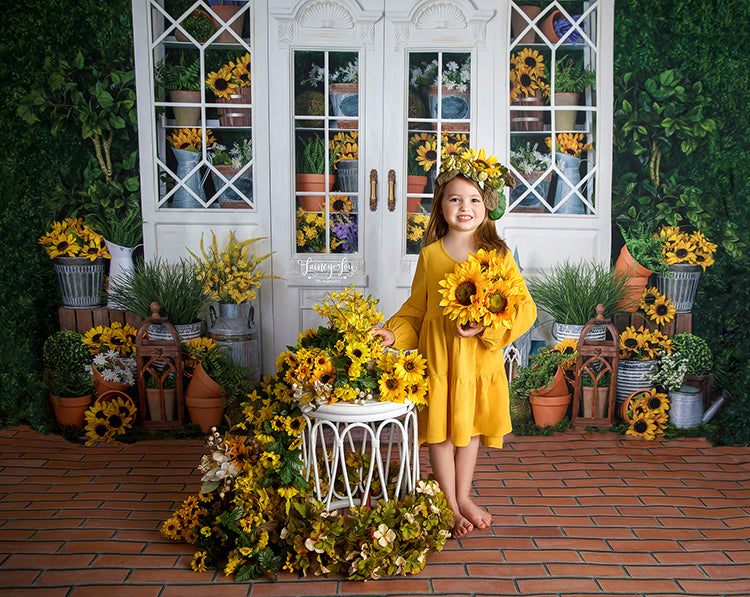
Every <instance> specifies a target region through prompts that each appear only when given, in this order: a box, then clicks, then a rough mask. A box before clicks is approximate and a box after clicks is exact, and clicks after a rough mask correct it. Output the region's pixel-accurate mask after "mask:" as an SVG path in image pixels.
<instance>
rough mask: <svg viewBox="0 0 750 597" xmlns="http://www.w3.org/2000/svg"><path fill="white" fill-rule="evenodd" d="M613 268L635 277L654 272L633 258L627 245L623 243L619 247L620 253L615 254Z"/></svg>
mask: <svg viewBox="0 0 750 597" xmlns="http://www.w3.org/2000/svg"><path fill="white" fill-rule="evenodd" d="M615 269H616V270H618V271H621V272H624V273H625V274H627V275H628V276H636V277H644V276H645V277H648V276H650V275H651V274H653V273H654V272H653V271H652V270H650V269H648V268H646V267H643V266H642V265H641V264H640V263H638V262H637V261H636V260H635V259H633V256H632V255H631V254H630V251H629V250H628V246H627V245H624V246H623V247H622V249H620V254H619V255H618V256H617V261H615Z"/></svg>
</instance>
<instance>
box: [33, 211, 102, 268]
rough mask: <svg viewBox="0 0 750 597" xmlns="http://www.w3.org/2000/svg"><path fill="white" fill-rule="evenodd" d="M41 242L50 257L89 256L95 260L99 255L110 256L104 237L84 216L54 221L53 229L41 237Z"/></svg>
mask: <svg viewBox="0 0 750 597" xmlns="http://www.w3.org/2000/svg"><path fill="white" fill-rule="evenodd" d="M39 244H40V245H43V246H44V250H45V251H46V252H47V255H49V257H50V259H54V258H55V257H87V258H88V259H89V260H91V261H94V259H96V258H97V257H106V258H107V259H109V258H110V255H109V251H107V245H106V243H105V242H104V237H103V236H102V235H101V234H97V233H96V232H94V231H93V229H91V228H90V227H89V226H88V225H86V224H85V223H84V221H83V219H82V218H65V219H64V220H63V221H61V222H53V223H52V227H51V230H50V231H49V232H47V234H45V235H44V236H42V237H41V238H40V239H39Z"/></svg>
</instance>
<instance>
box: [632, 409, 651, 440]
mask: <svg viewBox="0 0 750 597" xmlns="http://www.w3.org/2000/svg"><path fill="white" fill-rule="evenodd" d="M625 433H626V435H632V436H635V437H640V438H641V439H645V440H649V441H650V440H654V439H656V421H654V418H653V416H650V415H648V414H639V415H636V416H634V417H633V420H632V421H631V423H630V427H629V428H628V430H627V431H626V432H625Z"/></svg>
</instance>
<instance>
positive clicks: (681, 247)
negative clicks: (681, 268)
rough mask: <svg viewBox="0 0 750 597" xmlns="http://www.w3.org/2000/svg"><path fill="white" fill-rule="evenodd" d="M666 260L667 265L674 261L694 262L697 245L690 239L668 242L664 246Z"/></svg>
mask: <svg viewBox="0 0 750 597" xmlns="http://www.w3.org/2000/svg"><path fill="white" fill-rule="evenodd" d="M664 260H665V261H666V263H667V265H672V264H673V263H693V262H694V261H695V245H694V244H693V243H692V242H691V241H690V240H689V239H685V238H683V239H681V240H678V241H675V242H673V243H668V244H667V245H666V246H665V247H664Z"/></svg>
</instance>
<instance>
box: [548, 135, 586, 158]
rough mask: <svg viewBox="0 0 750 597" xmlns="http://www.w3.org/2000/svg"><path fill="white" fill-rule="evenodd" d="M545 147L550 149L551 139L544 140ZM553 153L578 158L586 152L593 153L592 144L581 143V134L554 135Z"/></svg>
mask: <svg viewBox="0 0 750 597" xmlns="http://www.w3.org/2000/svg"><path fill="white" fill-rule="evenodd" d="M545 141H546V143H547V147H549V148H550V149H552V137H547V138H546V139H545ZM554 144H555V151H556V152H558V153H564V154H566V155H569V156H573V157H574V158H580V157H581V154H583V153H584V152H586V151H593V149H594V145H593V144H592V143H584V142H583V133H556V134H555V143H554Z"/></svg>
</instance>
